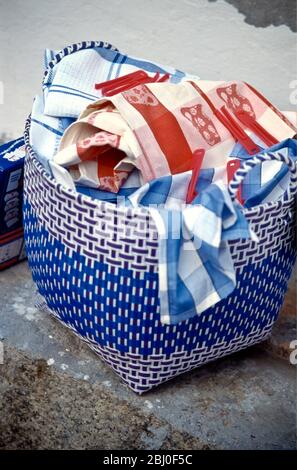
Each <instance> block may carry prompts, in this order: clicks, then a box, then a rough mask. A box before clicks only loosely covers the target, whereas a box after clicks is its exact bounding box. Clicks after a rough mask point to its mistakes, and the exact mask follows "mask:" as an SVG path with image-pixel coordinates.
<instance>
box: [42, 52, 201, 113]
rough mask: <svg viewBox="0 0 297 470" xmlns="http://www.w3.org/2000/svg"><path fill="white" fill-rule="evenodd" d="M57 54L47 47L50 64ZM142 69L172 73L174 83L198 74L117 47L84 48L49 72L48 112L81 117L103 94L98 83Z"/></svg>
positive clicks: (45, 96)
mask: <svg viewBox="0 0 297 470" xmlns="http://www.w3.org/2000/svg"><path fill="white" fill-rule="evenodd" d="M110 47H111V46H110ZM53 56H54V52H53V51H50V50H46V54H45V63H46V65H48V63H49V61H50V60H51V59H52V58H53ZM139 69H141V70H145V71H146V72H148V73H149V74H155V73H157V72H159V73H162V74H166V73H169V74H170V81H171V82H172V83H178V82H179V81H181V80H183V79H185V78H191V77H192V78H197V77H193V76H191V75H186V74H185V73H184V72H181V71H180V70H176V69H174V68H172V67H169V66H163V65H159V64H156V63H153V62H150V61H146V60H144V59H138V58H133V57H130V56H128V55H125V54H122V53H120V52H119V51H117V50H114V48H113V49H111V48H106V47H96V48H94V49H87V50H81V51H78V52H76V53H75V54H71V55H68V56H66V57H64V58H63V59H62V60H61V62H59V63H58V64H57V65H55V66H54V67H53V69H52V70H51V71H50V73H49V74H48V75H47V77H46V79H45V82H44V100H45V109H44V112H45V114H48V115H50V116H56V117H71V118H77V117H78V116H79V114H80V113H81V112H82V110H83V109H84V108H85V107H86V106H87V105H88V104H90V102H92V101H96V100H97V99H98V98H100V96H101V92H100V91H99V90H95V83H101V82H105V81H107V80H111V79H114V78H117V77H121V76H122V75H126V74H128V73H131V72H134V71H136V70H139Z"/></svg>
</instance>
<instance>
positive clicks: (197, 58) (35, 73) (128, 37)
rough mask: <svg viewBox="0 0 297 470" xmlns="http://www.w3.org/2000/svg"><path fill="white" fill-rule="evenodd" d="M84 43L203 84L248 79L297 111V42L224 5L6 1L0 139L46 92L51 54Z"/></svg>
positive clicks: (0, 7)
mask: <svg viewBox="0 0 297 470" xmlns="http://www.w3.org/2000/svg"><path fill="white" fill-rule="evenodd" d="M233 3H238V2H233ZM241 3H242V2H241ZM247 3H248V2H247ZM266 3H267V2H266ZM274 3H275V2H274ZM279 3H280V4H282V2H279ZM250 4H251V7H250V8H251V9H256V8H260V7H259V3H258V2H252V1H250ZM256 4H257V5H258V6H257V7H256ZM266 9H268V10H269V2H268V4H267V6H266ZM262 10H263V8H262ZM268 10H267V11H268ZM264 11H265V10H264ZM254 16H255V15H254ZM249 21H250V20H249ZM84 39H102V40H106V41H109V42H112V43H114V44H115V45H116V46H117V47H118V48H119V49H120V50H122V51H125V52H128V53H129V54H132V55H135V56H142V57H144V58H149V59H152V60H156V61H158V62H161V63H162V62H163V63H165V64H166V63H167V64H170V65H175V66H176V67H178V68H180V69H184V70H187V71H189V72H192V73H195V74H198V75H200V76H201V77H203V78H209V79H244V80H246V81H248V82H250V83H252V84H254V85H255V86H256V87H258V88H259V89H260V90H261V91H263V92H264V93H265V94H266V95H267V97H268V98H269V99H270V100H272V101H273V103H274V104H276V105H277V106H278V107H280V108H281V109H294V105H293V103H290V100H289V95H290V92H291V91H292V90H290V88H289V84H290V83H291V82H292V80H294V79H295V78H296V56H295V48H296V34H294V33H293V32H292V31H291V29H290V28H289V27H288V26H286V25H281V26H277V27H276V26H272V25H270V26H268V27H266V28H263V27H255V26H253V25H250V24H247V23H246V22H245V16H244V15H243V14H241V13H238V10H237V9H236V8H235V7H234V6H233V5H230V4H229V3H226V2H224V1H222V0H218V1H216V2H213V1H211V2H208V1H207V0H180V1H178V2H177V1H174V0H162V2H160V1H159V0H126V1H123V0H109V1H108V2H106V1H103V0H85V1H81V0H62V1H59V2H57V0H49V1H46V2H45V1H44V0H42V1H40V0H27V1H26V2H23V1H22V0H11V1H10V2H6V0H0V44H1V48H0V81H2V82H3V91H4V96H3V98H4V100H3V101H4V103H3V104H2V105H0V133H1V132H2V133H3V132H6V133H9V134H10V135H11V136H15V137H16V136H18V135H19V134H20V133H21V132H22V130H23V123H24V119H25V117H26V115H27V114H28V113H29V112H30V107H31V103H32V99H33V96H34V94H36V93H38V92H39V90H40V82H41V75H42V57H43V50H44V48H45V47H50V48H54V49H60V48H61V47H64V46H66V45H68V44H71V43H73V42H77V41H81V40H84Z"/></svg>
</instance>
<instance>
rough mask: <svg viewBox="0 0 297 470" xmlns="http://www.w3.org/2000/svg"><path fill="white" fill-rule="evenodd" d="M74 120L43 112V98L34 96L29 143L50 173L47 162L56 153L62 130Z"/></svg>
mask: <svg viewBox="0 0 297 470" xmlns="http://www.w3.org/2000/svg"><path fill="white" fill-rule="evenodd" d="M73 122H74V120H73V119H71V118H62V117H61V118H56V117H52V116H47V115H46V114H44V100H43V97H42V96H36V97H35V99H34V102H33V107H32V112H31V130H30V144H31V145H32V147H33V149H34V150H35V152H36V154H37V156H38V159H39V160H40V162H41V163H42V164H43V166H44V167H45V169H46V170H47V171H49V172H50V173H51V168H50V166H49V164H48V162H49V161H50V160H52V159H53V156H54V155H55V154H56V153H57V151H58V149H59V145H60V141H61V139H62V136H63V133H64V131H65V130H66V129H67V127H68V126H69V125H70V124H72V123H73Z"/></svg>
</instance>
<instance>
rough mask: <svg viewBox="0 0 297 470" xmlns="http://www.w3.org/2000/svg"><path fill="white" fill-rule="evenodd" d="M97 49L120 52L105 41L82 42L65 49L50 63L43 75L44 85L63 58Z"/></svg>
mask: <svg viewBox="0 0 297 470" xmlns="http://www.w3.org/2000/svg"><path fill="white" fill-rule="evenodd" d="M95 47H102V48H104V49H110V50H111V51H118V49H117V48H116V47H114V46H112V44H109V43H108V42H104V41H82V42H77V43H76V44H71V45H70V46H67V47H64V49H61V50H60V51H59V52H57V54H56V55H55V57H54V58H53V59H52V60H51V61H50V62H49V64H48V67H47V69H46V70H45V72H44V75H43V80H42V85H44V82H45V79H46V77H47V76H48V74H49V73H50V71H51V70H52V69H53V68H54V67H55V65H57V64H58V63H59V62H60V61H61V60H62V59H63V57H66V56H67V55H70V54H73V53H74V52H78V51H82V50H83V49H94V48H95Z"/></svg>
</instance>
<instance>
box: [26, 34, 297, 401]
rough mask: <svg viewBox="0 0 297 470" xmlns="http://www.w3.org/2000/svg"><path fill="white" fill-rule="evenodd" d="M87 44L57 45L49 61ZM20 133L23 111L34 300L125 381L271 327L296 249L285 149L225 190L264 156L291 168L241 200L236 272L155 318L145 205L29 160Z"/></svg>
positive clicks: (143, 380)
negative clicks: (76, 188) (243, 223)
mask: <svg viewBox="0 0 297 470" xmlns="http://www.w3.org/2000/svg"><path fill="white" fill-rule="evenodd" d="M96 44H97V43H95V42H89V43H81V44H76V45H74V46H70V47H68V48H66V49H64V50H63V51H62V52H61V53H59V54H57V56H56V57H55V59H54V60H53V61H52V62H51V64H50V66H49V68H52V67H53V66H54V65H55V64H56V63H58V62H59V61H60V60H61V59H62V58H63V57H64V56H65V55H67V54H70V53H74V52H75V51H77V50H80V49H84V48H90V47H94V46H96ZM29 135H30V118H29V119H28V121H27V123H26V129H25V142H26V148H27V157H26V162H25V182H24V225H25V240H26V246H27V255H28V260H29V265H30V268H31V270H32V275H33V279H34V281H35V283H36V286H37V288H38V292H39V296H38V299H39V300H38V306H39V307H40V308H42V309H45V310H47V311H48V312H50V313H52V314H53V315H55V317H57V318H58V319H59V320H60V321H61V322H63V323H64V324H65V325H67V326H68V327H69V328H70V329H71V330H73V331H74V332H75V333H76V334H78V335H79V336H80V337H81V338H82V339H83V340H85V341H86V342H87V343H88V344H89V345H90V346H91V348H92V349H94V350H95V351H96V352H97V353H98V354H99V356H100V357H101V358H102V359H103V360H104V361H105V362H106V363H108V364H109V365H110V366H111V367H112V368H113V369H114V370H115V372H116V373H117V374H118V375H120V377H121V378H122V379H123V380H124V382H126V383H127V384H128V386H129V387H131V388H132V389H133V390H134V391H136V392H138V393H143V392H145V391H147V390H149V389H151V388H152V387H154V386H156V385H158V384H160V383H161V382H164V381H166V380H169V379H171V378H172V377H174V376H176V375H178V374H181V373H183V372H185V371H188V370H190V369H193V368H194V367H197V366H199V365H202V364H204V363H206V362H209V361H212V360H214V359H216V358H218V357H222V356H225V355H227V354H230V353H232V352H234V351H238V350H240V349H243V348H246V347H247V346H250V345H252V344H255V343H258V342H259V341H262V340H264V339H265V338H266V337H267V336H268V335H269V334H270V332H271V329H272V326H273V324H274V322H275V320H276V319H277V315H278V313H279V310H280V307H281V305H282V302H283V297H284V294H285V292H286V289H287V283H288V279H289V277H290V274H291V270H292V267H293V264H294V261H295V257H296V243H295V239H294V236H295V227H296V220H295V217H296V212H295V210H296V206H295V198H294V193H295V191H296V181H297V171H296V165H295V163H294V162H293V161H292V160H291V159H290V158H288V157H286V156H283V155H281V154H280V153H274V154H269V153H268V154H265V155H263V156H261V157H259V156H258V157H254V158H253V159H251V160H248V161H247V162H246V163H245V164H244V165H243V167H242V168H241V169H240V170H238V171H237V173H236V174H235V177H234V179H233V181H232V182H231V184H230V187H229V191H230V193H231V195H232V197H233V198H234V197H235V195H236V191H237V190H238V187H239V185H240V183H241V181H242V180H243V178H244V177H245V175H246V174H247V172H248V171H249V170H250V169H251V168H252V167H253V166H255V165H256V164H258V163H260V162H262V161H264V160H269V159H276V160H279V161H282V162H284V163H286V164H287V165H288V167H289V169H290V171H291V184H290V187H289V189H288V192H287V194H286V195H285V196H284V198H283V199H282V200H278V201H276V202H271V203H266V204H263V205H260V206H257V207H253V208H251V209H245V210H244V212H245V215H246V217H247V219H248V220H249V222H250V224H251V225H252V228H253V230H254V231H255V233H256V234H257V236H258V237H259V243H255V242H254V241H251V240H248V241H242V240H238V241H233V242H230V247H231V253H232V258H233V261H234V266H235V269H236V275H237V287H236V289H235V290H234V291H233V293H232V294H231V295H230V296H228V297H227V298H226V299H225V300H223V301H221V302H219V303H218V304H217V305H216V306H215V307H213V308H210V309H208V310H207V311H205V312H204V313H202V314H201V315H200V316H195V317H193V318H191V319H189V320H186V321H183V322H181V323H179V324H177V325H164V324H162V323H161V322H160V313H159V308H160V306H159V299H158V271H157V268H158V262H157V261H158V260H157V246H158V240H157V232H156V228H155V226H154V222H153V220H151V219H150V216H149V213H148V211H147V210H146V209H145V208H136V209H133V208H130V207H129V208H128V207H116V206H115V205H113V204H110V203H106V202H103V201H98V200H93V199H91V198H89V197H87V196H84V195H81V194H78V193H75V192H73V191H72V190H70V189H67V188H64V187H62V186H61V185H60V184H58V183H56V182H55V181H54V180H53V179H52V178H51V177H50V176H49V174H48V173H47V172H46V171H45V170H44V168H43V166H42V165H41V164H40V163H39V161H38V160H37V158H36V155H35V154H34V151H33V149H32V148H31V146H30V144H29ZM124 229H125V230H124ZM110 234H112V236H110Z"/></svg>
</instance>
